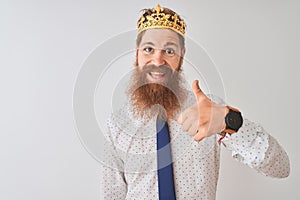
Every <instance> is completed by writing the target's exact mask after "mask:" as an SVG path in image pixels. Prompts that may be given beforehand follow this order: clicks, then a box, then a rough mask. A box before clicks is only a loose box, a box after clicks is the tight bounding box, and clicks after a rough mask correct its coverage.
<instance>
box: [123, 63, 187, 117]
mask: <svg viewBox="0 0 300 200" xmlns="http://www.w3.org/2000/svg"><path fill="white" fill-rule="evenodd" d="M150 71H159V72H163V73H164V74H165V76H166V79H165V81H164V82H163V83H159V84H158V83H151V82H149V81H148V79H147V74H148V73H149V72H150ZM183 85H184V79H183V78H182V74H181V72H178V71H175V72H173V71H172V70H171V69H170V68H169V67H167V66H164V65H162V66H159V67H157V66H153V65H149V66H144V67H143V68H142V70H141V69H139V68H138V67H136V69H135V71H134V73H133V75H132V77H131V81H130V85H129V90H128V93H129V97H130V99H131V100H132V103H133V106H134V112H135V114H137V115H139V116H140V117H143V116H144V115H145V114H149V115H154V114H159V115H161V116H163V117H166V118H167V119H174V118H175V117H176V114H177V113H178V112H179V111H180V109H181V105H182V103H183V102H184V100H185V99H186V96H187V92H186V90H185V89H184V86H183Z"/></svg>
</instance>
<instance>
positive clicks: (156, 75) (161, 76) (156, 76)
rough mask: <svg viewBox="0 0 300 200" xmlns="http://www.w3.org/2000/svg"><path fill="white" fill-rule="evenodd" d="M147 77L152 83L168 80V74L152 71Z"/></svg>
mask: <svg viewBox="0 0 300 200" xmlns="http://www.w3.org/2000/svg"><path fill="white" fill-rule="evenodd" d="M147 77H148V80H149V81H150V82H155V83H161V82H163V81H164V80H165V79H166V73H164V72H157V71H152V72H148V73H147Z"/></svg>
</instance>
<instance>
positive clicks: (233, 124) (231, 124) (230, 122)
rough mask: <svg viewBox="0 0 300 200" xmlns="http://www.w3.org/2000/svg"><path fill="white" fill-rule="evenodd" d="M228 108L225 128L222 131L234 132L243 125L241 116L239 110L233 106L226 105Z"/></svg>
mask: <svg viewBox="0 0 300 200" xmlns="http://www.w3.org/2000/svg"><path fill="white" fill-rule="evenodd" d="M226 107H227V108H228V109H229V112H228V113H227V115H226V116H225V123H226V128H225V130H224V131H222V133H229V134H232V133H236V132H237V131H238V130H239V128H241V126H242V125H243V117H242V114H241V112H240V111H239V110H238V109H236V108H233V107H230V106H226Z"/></svg>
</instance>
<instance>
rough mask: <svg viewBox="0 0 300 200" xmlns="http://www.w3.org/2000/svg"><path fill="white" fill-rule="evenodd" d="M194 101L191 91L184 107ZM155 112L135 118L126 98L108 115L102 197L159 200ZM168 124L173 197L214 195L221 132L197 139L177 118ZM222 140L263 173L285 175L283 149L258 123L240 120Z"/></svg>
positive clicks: (237, 156) (210, 198) (286, 164)
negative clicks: (173, 185) (123, 104)
mask: <svg viewBox="0 0 300 200" xmlns="http://www.w3.org/2000/svg"><path fill="white" fill-rule="evenodd" d="M213 100H214V101H216V100H215V99H213ZM194 103H195V99H194V97H193V94H190V95H189V97H188V98H187V101H186V103H185V105H183V108H187V107H189V106H191V105H193V104H194ZM218 103H219V102H218ZM156 117H157V116H153V117H151V118H136V117H135V116H134V115H133V112H132V107H131V106H130V104H129V103H128V104H127V105H125V106H124V107H123V109H121V110H120V111H119V112H118V113H114V114H112V115H111V117H110V118H109V120H108V128H109V133H107V135H106V139H107V142H105V145H106V148H105V152H104V154H105V156H106V160H105V162H104V164H105V167H103V178H102V184H101V185H102V190H103V191H102V193H103V195H104V199H130V200H131V199H136V200H141V199H158V176H157V158H156V151H157V150H156ZM168 125H169V130H170V137H171V149H172V158H173V173H174V184H175V193H176V198H177V199H179V200H180V199H203V200H213V199H215V197H216V188H217V182H218V176H219V162H220V147H221V145H219V144H218V143H217V141H218V139H219V137H220V136H219V135H218V134H215V135H213V136H211V137H209V138H206V139H204V140H202V141H201V142H199V143H198V142H195V141H194V139H193V137H191V136H189V135H188V134H187V133H186V132H184V131H183V130H182V128H181V126H180V125H179V124H178V123H177V121H175V120H169V121H168ZM222 144H223V145H222V146H224V147H225V148H227V149H229V150H230V151H231V152H232V157H233V158H234V159H236V160H238V161H240V162H242V163H244V164H246V165H248V166H249V167H251V168H253V169H255V170H256V171H258V172H260V173H262V174H264V175H266V176H272V177H277V178H283V177H287V176H288V175H289V171H290V166H289V158H288V156H287V154H286V152H285V151H284V150H283V149H282V147H281V146H280V145H279V144H278V142H277V141H276V140H275V139H274V138H273V137H272V136H270V135H269V134H268V133H266V132H265V130H264V129H263V128H262V127H261V126H260V125H259V124H256V123H254V122H251V121H249V120H247V119H244V123H243V126H242V127H241V128H240V129H239V131H238V132H237V133H235V134H232V135H227V136H226V137H225V138H224V139H223V140H222Z"/></svg>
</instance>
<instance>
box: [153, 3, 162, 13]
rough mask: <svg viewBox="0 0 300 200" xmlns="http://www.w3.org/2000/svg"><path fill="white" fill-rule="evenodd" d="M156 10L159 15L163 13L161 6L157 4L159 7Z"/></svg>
mask: <svg viewBox="0 0 300 200" xmlns="http://www.w3.org/2000/svg"><path fill="white" fill-rule="evenodd" d="M155 10H156V12H157V13H160V11H162V10H161V7H160V5H159V4H157V6H156V7H155Z"/></svg>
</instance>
